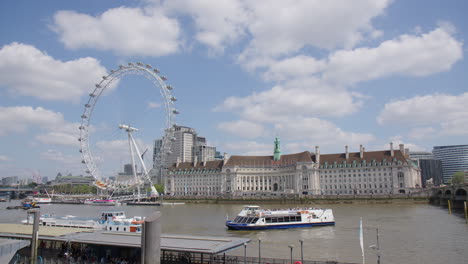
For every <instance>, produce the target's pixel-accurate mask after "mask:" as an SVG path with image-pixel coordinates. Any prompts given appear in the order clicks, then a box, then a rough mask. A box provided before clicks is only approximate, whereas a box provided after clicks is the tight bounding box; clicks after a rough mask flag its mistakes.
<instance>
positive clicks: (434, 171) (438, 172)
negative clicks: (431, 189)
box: [418, 159, 444, 187]
mask: <svg viewBox="0 0 468 264" xmlns="http://www.w3.org/2000/svg"><path fill="white" fill-rule="evenodd" d="M418 164H419V168H420V169H421V183H422V186H423V187H426V181H428V180H430V179H432V182H433V184H434V186H440V185H441V184H443V182H444V179H443V177H442V161H440V160H436V159H420V160H418Z"/></svg>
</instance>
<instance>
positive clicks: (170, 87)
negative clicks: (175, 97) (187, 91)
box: [166, 85, 174, 90]
mask: <svg viewBox="0 0 468 264" xmlns="http://www.w3.org/2000/svg"><path fill="white" fill-rule="evenodd" d="M166 89H168V90H172V89H174V88H172V86H170V85H168V86H166Z"/></svg>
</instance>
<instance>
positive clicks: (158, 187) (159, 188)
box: [154, 184, 164, 194]
mask: <svg viewBox="0 0 468 264" xmlns="http://www.w3.org/2000/svg"><path fill="white" fill-rule="evenodd" d="M154 188H156V191H158V193H159V194H161V193H164V184H155V185H154Z"/></svg>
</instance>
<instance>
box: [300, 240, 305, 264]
mask: <svg viewBox="0 0 468 264" xmlns="http://www.w3.org/2000/svg"><path fill="white" fill-rule="evenodd" d="M299 242H301V263H304V251H303V247H302V244H303V243H304V240H302V239H299Z"/></svg>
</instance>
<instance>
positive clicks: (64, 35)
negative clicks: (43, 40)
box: [52, 7, 180, 56]
mask: <svg viewBox="0 0 468 264" xmlns="http://www.w3.org/2000/svg"><path fill="white" fill-rule="evenodd" d="M52 29H53V30H54V31H55V32H57V33H58V34H59V37H60V40H61V41H62V42H63V43H64V44H65V46H66V47H67V48H70V49H78V48H95V49H98V50H111V51H114V52H116V53H117V54H121V55H137V56H163V55H168V54H173V53H175V52H177V51H178V50H179V46H180V44H179V37H180V28H179V24H178V22H177V21H176V20H175V19H171V18H169V17H167V16H166V15H165V14H164V12H163V10H162V9H160V8H147V9H140V8H127V7H118V8H113V9H109V10H107V11H106V12H104V13H102V14H101V15H99V16H96V17H93V16H90V15H86V14H80V13H77V12H74V11H59V12H57V13H55V15H54V24H53V26H52Z"/></svg>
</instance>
